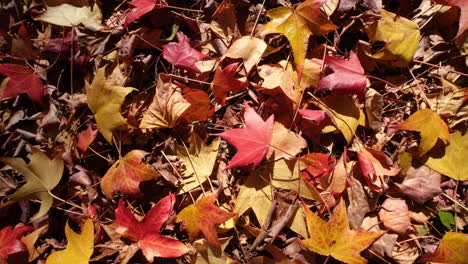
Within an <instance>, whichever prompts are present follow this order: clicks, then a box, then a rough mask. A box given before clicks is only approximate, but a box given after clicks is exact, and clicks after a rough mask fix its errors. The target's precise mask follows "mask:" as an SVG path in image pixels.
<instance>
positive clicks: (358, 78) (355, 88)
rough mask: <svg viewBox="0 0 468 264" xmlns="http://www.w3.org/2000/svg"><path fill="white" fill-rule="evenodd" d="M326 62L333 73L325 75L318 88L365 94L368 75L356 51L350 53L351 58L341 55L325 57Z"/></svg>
mask: <svg viewBox="0 0 468 264" xmlns="http://www.w3.org/2000/svg"><path fill="white" fill-rule="evenodd" d="M325 63H326V64H327V65H328V67H330V69H331V70H332V71H333V73H331V74H329V75H327V76H325V77H323V78H322V79H321V80H320V82H319V83H318V84H317V89H318V90H336V91H342V92H350V93H357V94H364V92H365V89H366V82H367V77H366V75H364V69H363V68H362V66H361V63H360V62H359V59H358V57H357V55H356V53H354V52H351V53H350V54H349V60H345V59H342V58H340V57H331V56H326V57H325Z"/></svg>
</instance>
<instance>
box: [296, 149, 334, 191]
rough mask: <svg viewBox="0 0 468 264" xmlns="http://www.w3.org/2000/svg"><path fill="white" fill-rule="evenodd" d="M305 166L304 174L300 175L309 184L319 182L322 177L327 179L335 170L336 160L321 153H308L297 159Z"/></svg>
mask: <svg viewBox="0 0 468 264" xmlns="http://www.w3.org/2000/svg"><path fill="white" fill-rule="evenodd" d="M299 159H300V160H301V161H302V162H304V163H305V164H307V167H306V169H305V171H306V173H304V174H301V175H302V176H303V177H304V179H305V180H306V181H308V182H310V183H311V184H315V183H316V181H320V179H321V178H322V177H328V176H329V175H330V174H331V173H332V172H333V171H334V169H335V164H336V159H335V158H334V157H332V156H330V155H327V154H323V153H310V154H307V155H305V156H302V157H300V158H299Z"/></svg>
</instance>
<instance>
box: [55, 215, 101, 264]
mask: <svg viewBox="0 0 468 264" xmlns="http://www.w3.org/2000/svg"><path fill="white" fill-rule="evenodd" d="M65 236H66V237H67V240H68V244H67V248H66V249H64V250H60V251H56V252H54V253H52V254H51V255H50V256H49V257H48V258H47V260H46V264H88V263H89V259H90V257H91V255H92V254H93V251H94V223H93V220H91V219H88V220H86V221H85V223H84V225H83V226H82V228H81V234H77V233H75V232H74V231H73V230H72V229H71V228H70V226H69V225H68V223H67V225H66V226H65Z"/></svg>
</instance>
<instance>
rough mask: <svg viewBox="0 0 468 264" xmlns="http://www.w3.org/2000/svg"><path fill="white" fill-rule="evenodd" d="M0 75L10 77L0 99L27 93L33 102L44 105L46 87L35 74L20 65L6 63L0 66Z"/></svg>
mask: <svg viewBox="0 0 468 264" xmlns="http://www.w3.org/2000/svg"><path fill="white" fill-rule="evenodd" d="M0 73H1V74H3V75H6V76H8V77H10V80H8V83H7V85H6V88H5V90H4V91H3V94H2V97H1V98H0V99H3V98H8V97H13V96H17V95H20V94H22V93H25V94H27V95H28V97H29V98H31V100H32V101H33V102H35V103H37V104H39V105H42V104H43V102H44V86H43V85H42V82H41V80H40V79H39V76H38V75H37V74H36V73H35V72H33V71H31V70H30V69H29V68H26V67H23V66H20V65H16V64H8V63H4V64H0Z"/></svg>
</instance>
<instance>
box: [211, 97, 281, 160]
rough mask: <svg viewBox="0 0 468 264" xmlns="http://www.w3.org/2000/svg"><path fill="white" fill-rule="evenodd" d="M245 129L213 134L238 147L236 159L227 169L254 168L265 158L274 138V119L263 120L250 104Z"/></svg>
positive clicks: (247, 108) (245, 114)
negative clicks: (251, 165)
mask: <svg viewBox="0 0 468 264" xmlns="http://www.w3.org/2000/svg"><path fill="white" fill-rule="evenodd" d="M244 119H245V128H236V129H231V130H228V131H226V132H223V133H218V134H213V135H215V136H220V137H221V138H223V139H224V140H226V141H228V142H229V143H231V144H233V145H234V146H236V147H237V149H238V151H237V153H236V155H235V156H234V158H233V159H232V160H231V162H229V165H228V166H226V169H230V168H235V167H240V166H247V165H249V164H251V163H253V167H254V168H255V167H257V166H258V164H260V162H261V161H262V160H263V159H264V158H265V155H266V154H267V152H268V149H269V145H270V143H271V139H272V137H273V122H274V120H273V119H274V117H273V116H270V118H268V120H267V121H263V119H262V118H261V117H260V116H259V115H258V114H257V113H256V112H255V110H254V109H253V108H251V107H250V106H249V105H248V104H246V105H245V112H244Z"/></svg>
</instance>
